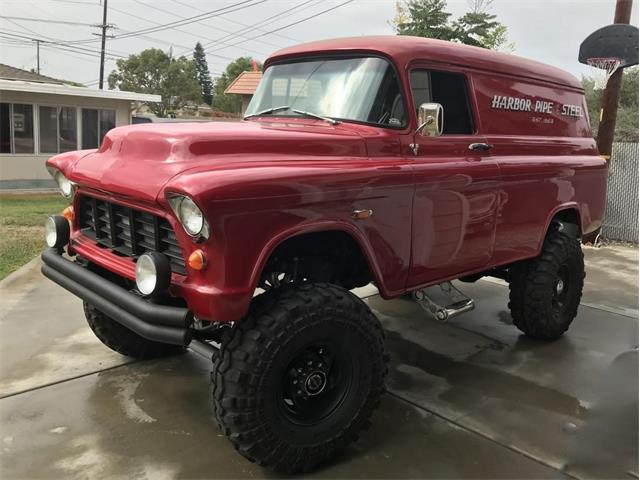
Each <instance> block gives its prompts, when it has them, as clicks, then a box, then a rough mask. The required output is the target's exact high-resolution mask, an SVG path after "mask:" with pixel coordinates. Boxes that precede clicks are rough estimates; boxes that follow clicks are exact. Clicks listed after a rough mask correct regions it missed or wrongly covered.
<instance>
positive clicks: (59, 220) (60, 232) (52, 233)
mask: <svg viewBox="0 0 640 480" xmlns="http://www.w3.org/2000/svg"><path fill="white" fill-rule="evenodd" d="M69 233H70V228H69V221H68V220H67V219H66V218H64V217H61V216H60V215H53V216H51V217H49V218H47V220H46V222H45V224H44V239H45V241H46V242H47V245H48V246H49V247H51V248H54V247H55V248H62V247H64V246H65V245H66V244H67V243H69Z"/></svg>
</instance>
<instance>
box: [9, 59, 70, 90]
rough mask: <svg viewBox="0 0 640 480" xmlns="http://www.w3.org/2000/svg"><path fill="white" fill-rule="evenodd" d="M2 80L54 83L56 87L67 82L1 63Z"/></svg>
mask: <svg viewBox="0 0 640 480" xmlns="http://www.w3.org/2000/svg"><path fill="white" fill-rule="evenodd" d="M0 78H1V79H3V80H22V81H25V82H38V83H54V84H56V85H64V84H65V81H64V80H60V79H57V78H52V77H47V76H46V75H40V74H38V73H35V72H30V71H29V70H23V69H21V68H16V67H12V66H11V65H5V64H4V63H0Z"/></svg>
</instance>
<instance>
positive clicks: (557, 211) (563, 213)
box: [538, 202, 582, 253]
mask: <svg viewBox="0 0 640 480" xmlns="http://www.w3.org/2000/svg"><path fill="white" fill-rule="evenodd" d="M581 218H582V217H581V215H580V208H579V207H578V204H577V203H575V202H570V203H564V204H562V205H558V206H557V207H556V208H554V209H553V210H552V211H551V212H550V213H549V215H548V217H547V222H546V224H545V229H544V232H543V234H542V236H541V237H540V239H539V240H538V253H540V251H541V250H542V244H543V243H544V239H545V238H546V236H547V234H548V233H549V230H550V229H551V228H558V226H560V228H563V227H562V226H563V225H566V226H567V227H564V228H568V231H569V232H572V233H571V234H575V235H576V236H577V237H578V238H580V237H582V220H581ZM571 225H573V226H575V228H571V227H569V226H571Z"/></svg>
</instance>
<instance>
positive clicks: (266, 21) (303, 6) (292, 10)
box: [202, 0, 323, 55]
mask: <svg viewBox="0 0 640 480" xmlns="http://www.w3.org/2000/svg"><path fill="white" fill-rule="evenodd" d="M321 1H323V0H306V1H304V2H302V3H300V4H298V5H296V6H294V7H293V8H290V9H287V10H283V11H280V12H278V13H275V14H273V15H271V16H269V17H267V18H264V19H262V20H260V21H259V22H257V23H255V24H254V26H253V28H255V27H258V26H260V27H264V26H266V25H270V24H272V23H275V22H277V21H279V20H281V19H283V18H286V17H290V16H292V15H296V14H298V13H300V11H302V10H306V9H308V8H311V7H313V6H316V5H317V4H318V3H320V2H321ZM313 2H316V3H315V4H314V5H309V4H310V3H313ZM296 10H298V11H296ZM242 32H244V30H237V31H236V32H234V33H232V34H230V35H223V36H222V37H219V38H217V39H216V40H214V41H211V42H208V43H205V44H204V45H202V46H203V48H204V47H210V46H214V45H219V44H221V43H222V41H225V40H232V39H233V38H235V37H237V36H239V34H240V33H242ZM244 41H248V40H244ZM244 41H243V42H244ZM243 42H238V43H236V44H232V45H229V44H225V47H221V48H220V49H222V48H226V47H227V46H234V45H237V44H239V43H243ZM206 53H207V54H208V55H210V53H209V52H206Z"/></svg>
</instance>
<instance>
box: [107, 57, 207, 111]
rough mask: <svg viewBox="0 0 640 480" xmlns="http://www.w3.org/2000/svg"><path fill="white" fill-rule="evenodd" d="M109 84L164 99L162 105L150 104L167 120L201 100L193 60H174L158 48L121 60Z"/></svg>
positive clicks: (149, 104)
mask: <svg viewBox="0 0 640 480" xmlns="http://www.w3.org/2000/svg"><path fill="white" fill-rule="evenodd" d="M108 82H109V88H111V89H113V88H118V89H120V90H130V91H134V92H140V93H151V94H156V95H161V96H162V101H161V102H160V103H153V102H149V103H148V104H147V105H148V107H149V109H150V110H151V112H153V113H154V114H156V115H157V116H159V117H166V116H167V114H168V113H169V112H170V111H172V110H173V109H179V108H181V107H183V106H184V105H185V104H186V103H187V102H197V103H199V102H200V101H201V98H202V94H201V87H200V84H199V83H198V78H197V73H196V66H195V63H194V62H193V60H189V59H187V58H185V57H179V58H172V57H171V56H169V55H168V54H166V53H165V52H163V51H162V50H159V49H157V48H149V49H147V50H143V51H142V52H140V53H139V54H137V55H129V58H127V59H119V60H118V61H117V62H116V70H114V71H112V72H111V73H110V74H109V78H108Z"/></svg>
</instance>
